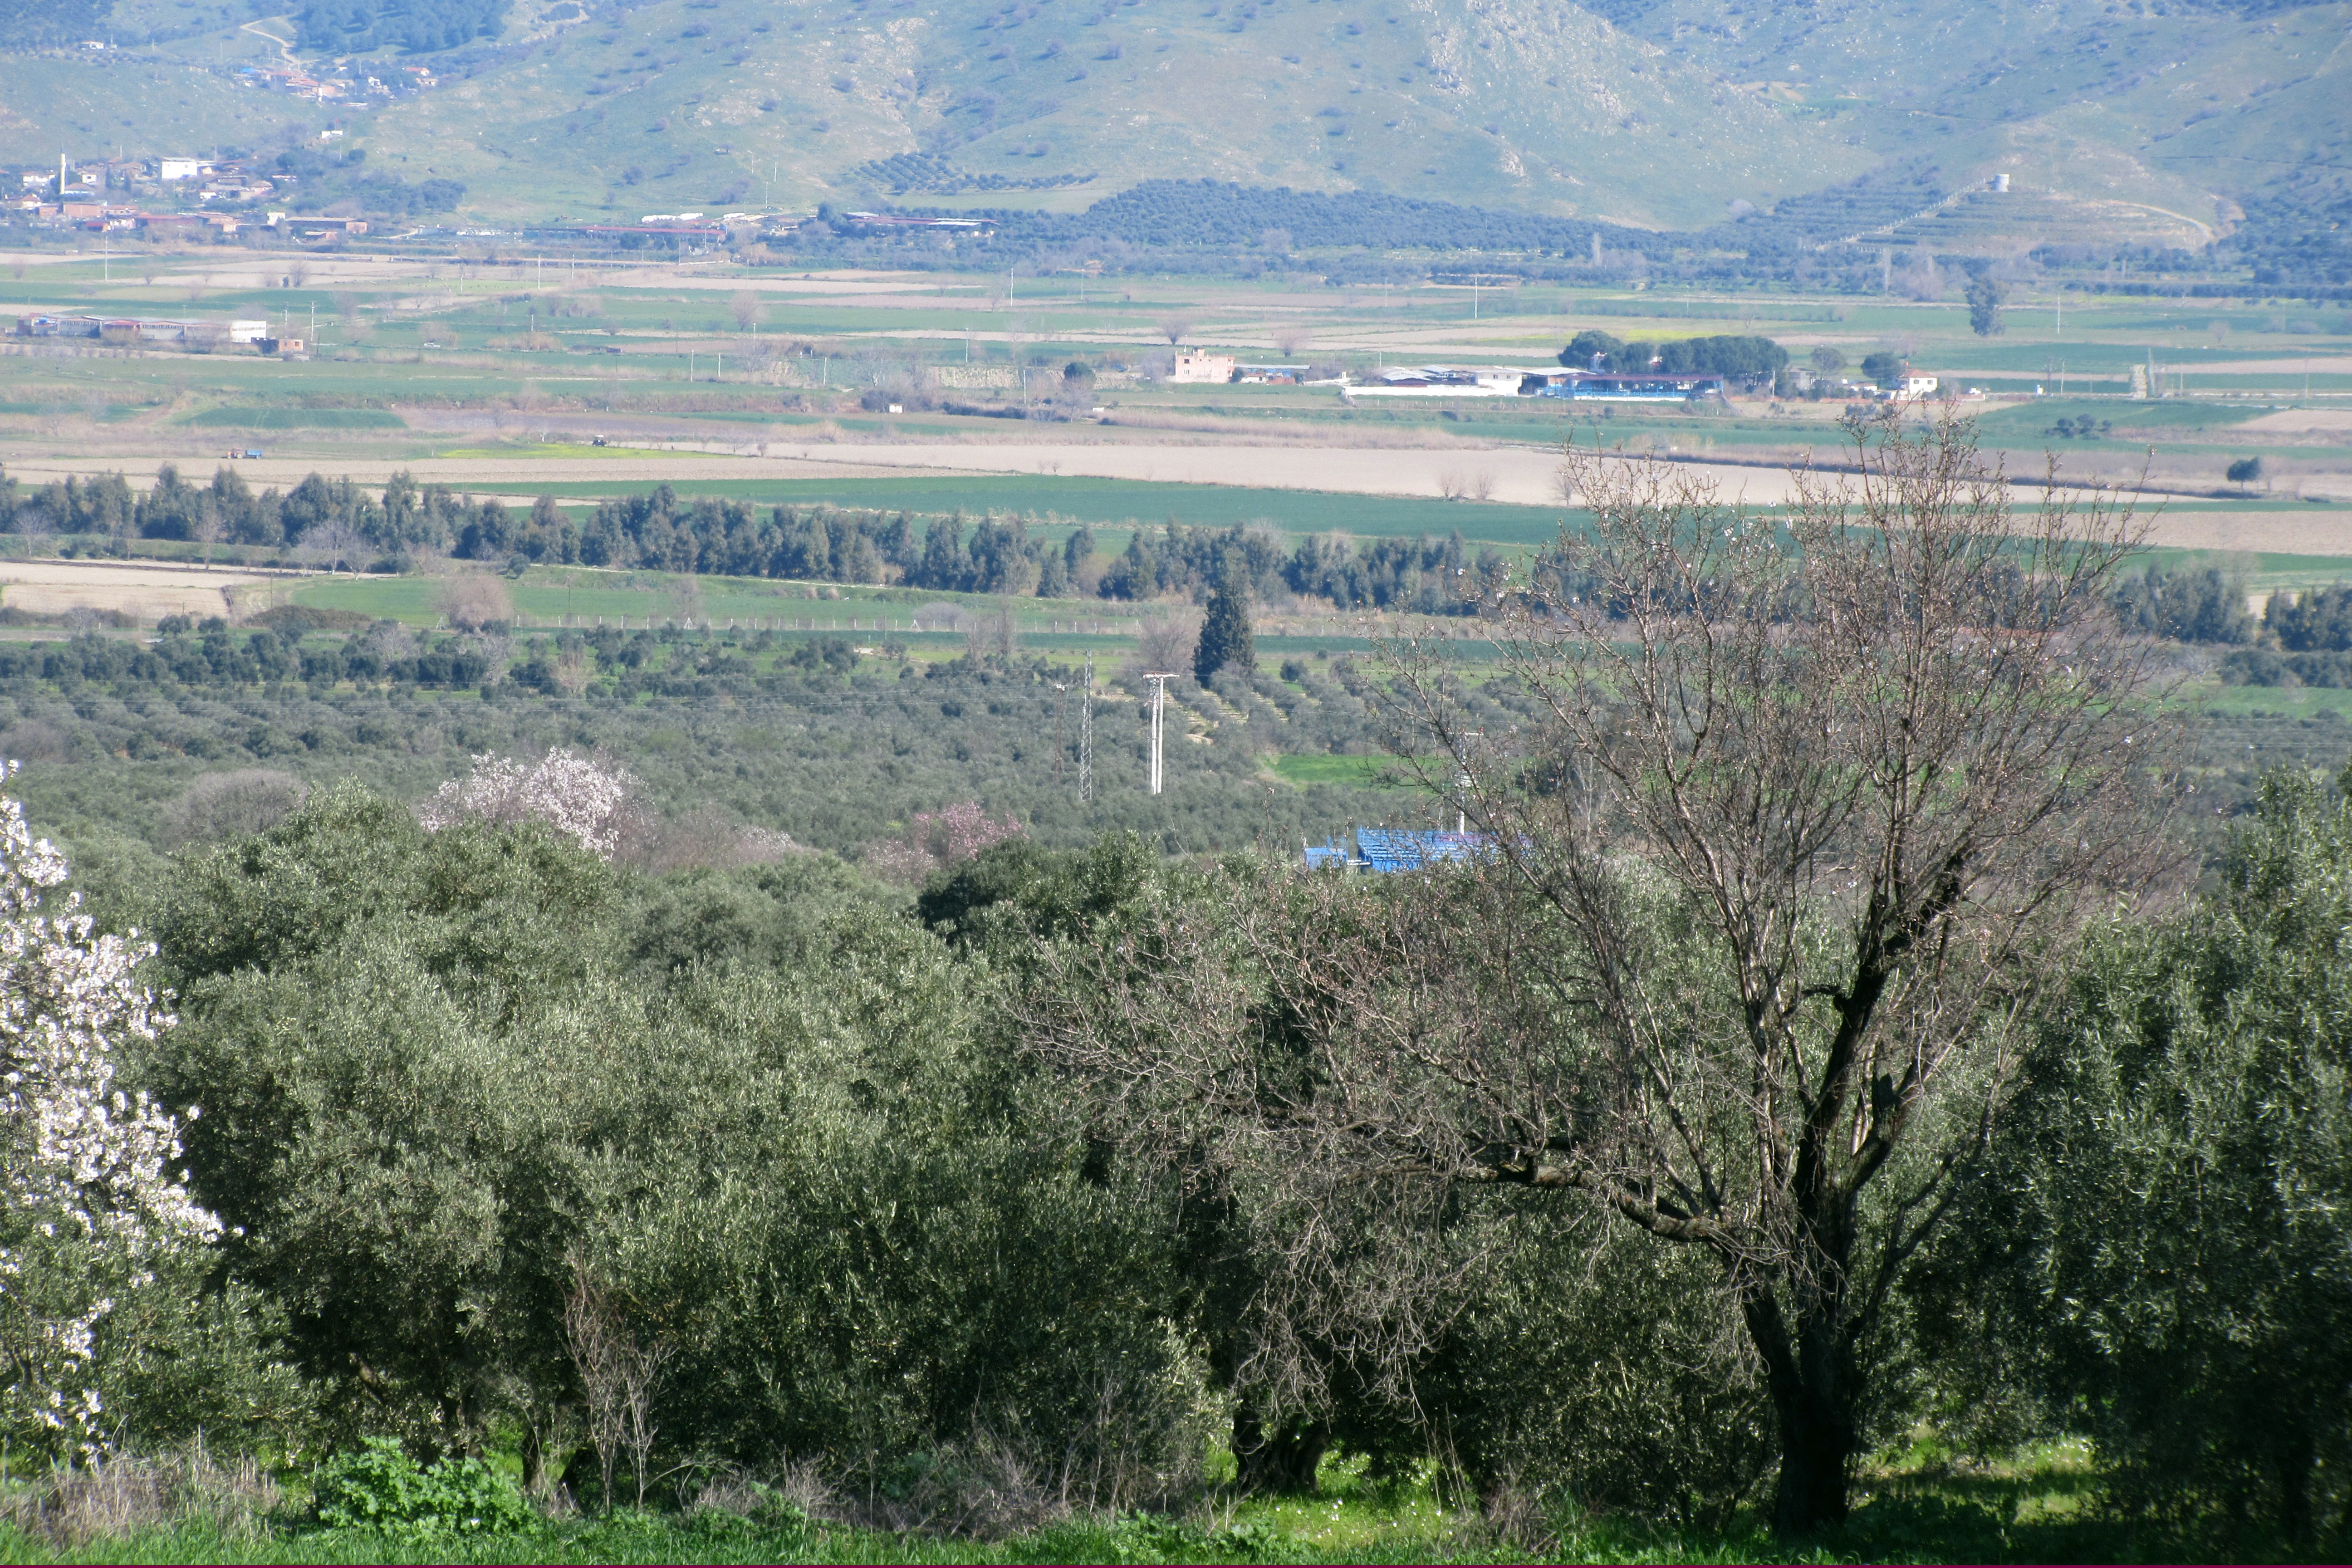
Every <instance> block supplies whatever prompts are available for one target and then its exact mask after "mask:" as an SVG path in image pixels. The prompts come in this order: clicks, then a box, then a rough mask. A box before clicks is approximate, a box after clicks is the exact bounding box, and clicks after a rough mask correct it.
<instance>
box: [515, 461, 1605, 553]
mask: <svg viewBox="0 0 2352 1568" xmlns="http://www.w3.org/2000/svg"><path fill="white" fill-rule="evenodd" d="M669 482H670V486H671V488H672V489H675V490H677V492H678V494H680V495H682V496H711V497H715V498H718V499H720V500H748V501H753V502H757V503H758V504H760V505H761V506H774V505H779V504H789V505H798V506H806V505H809V504H811V503H814V502H830V503H831V504H833V505H835V506H840V507H855V508H860V509H866V510H876V511H910V512H919V513H929V514H933V515H937V514H941V513H948V512H958V511H961V512H972V513H984V512H996V513H1004V514H1012V515H1017V516H1027V517H1035V518H1039V519H1042V520H1044V521H1045V522H1046V523H1048V524H1049V525H1050V524H1055V523H1064V522H1067V523H1080V522H1083V523H1087V524H1106V523H1108V524H1114V525H1121V524H1124V525H1132V524H1136V523H1141V524H1143V525H1144V526H1146V527H1155V526H1158V525H1159V524H1160V523H1163V522H1178V523H1182V524H1184V525H1185V526H1187V527H1192V528H1202V527H1205V528H1228V527H1232V526H1234V525H1235V524H1242V525H1245V526H1246V525H1254V524H1263V525H1265V526H1269V527H1272V528H1275V529H1276V530H1278V531H1282V532H1284V533H1329V532H1333V531H1338V532H1342V533H1348V534H1352V535H1355V536H1357V537H1360V538H1369V539H1377V538H1408V539H1409V538H1412V537H1413V536H1415V535H1417V534H1431V535H1434V536H1437V537H1443V536H1444V535H1446V534H1448V533H1453V532H1456V531H1459V532H1460V533H1461V535H1462V536H1463V537H1464V538H1465V539H1467V540H1470V541H1473V542H1478V543H1489V544H1508V545H1517V546H1540V545H1543V544H1547V543H1549V542H1551V540H1552V539H1554V538H1555V537H1557V535H1558V534H1559V526H1560V521H1561V520H1562V518H1563V517H1565V516H1567V515H1569V514H1568V513H1567V512H1566V511H1565V510H1564V509H1561V508H1558V507H1538V506H1507V505H1504V504H1502V503H1499V502H1494V501H1447V500H1413V499H1412V498H1410V497H1404V496H1366V495H1342V494H1335V493H1332V492H1328V491H1320V490H1272V489H1248V488H1245V487H1243V486H1238V485H1234V486H1226V485H1184V484H1165V483H1156V482H1153V481H1150V480H1143V479H1085V478H1078V477H1070V478H1032V477H1028V476H1006V477H1003V478H993V477H986V478H972V479H965V478H951V479H928V478H924V479H704V480H691V479H684V480H679V479H674V480H671V481H669ZM482 488H483V489H499V488H503V487H495V486H484V487H482ZM648 488H650V487H648V486H647V485H646V484H644V483H643V482H642V481H639V482H632V483H626V484H620V483H614V484H597V483H594V482H593V481H589V480H576V481H566V482H561V483H555V484H546V485H534V486H531V487H530V491H531V493H532V494H533V495H552V496H555V497H557V498H559V499H565V500H592V499H593V500H601V499H603V498H604V497H607V496H614V495H626V494H630V493H634V492H637V491H642V490H645V489H648Z"/></svg>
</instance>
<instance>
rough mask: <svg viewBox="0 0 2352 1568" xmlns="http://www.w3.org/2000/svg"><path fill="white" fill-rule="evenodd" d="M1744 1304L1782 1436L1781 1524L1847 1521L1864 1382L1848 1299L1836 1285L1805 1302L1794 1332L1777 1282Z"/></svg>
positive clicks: (1822, 1526) (1815, 1526) (1786, 1529)
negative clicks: (1858, 1394) (1859, 1389)
mask: <svg viewBox="0 0 2352 1568" xmlns="http://www.w3.org/2000/svg"><path fill="white" fill-rule="evenodd" d="M1742 1307H1743V1315H1744V1316H1745V1317H1746V1319H1747V1321H1748V1337H1749V1339H1750V1340H1751V1341H1752V1342H1754V1343H1755V1346H1756V1350H1757V1353H1758V1354H1759V1356H1760V1357H1761V1358H1762V1360H1763V1362H1764V1370H1765V1376H1766V1383H1767V1386H1768V1388H1769V1391H1770V1393H1771V1396H1772V1413H1773V1416H1774V1420H1775V1423H1776V1424H1777V1426H1779V1429H1780V1481H1779V1483H1778V1485H1777V1486H1776V1488H1775V1489H1774V1492H1773V1500H1772V1525H1773V1528H1774V1529H1775V1530H1777V1531H1780V1533H1781V1534H1783V1535H1792V1536H1804V1535H1811V1534H1815V1533H1817V1532H1819V1531H1823V1530H1827V1529H1830V1528H1832V1527H1834V1526H1836V1525H1839V1524H1842V1523H1843V1522H1844V1521H1845V1515H1846V1482H1847V1479H1848V1477H1847V1465H1848V1463H1849V1461H1850V1460H1851V1459H1852V1458H1853V1449H1854V1414H1853V1402H1854V1394H1855V1388H1856V1384H1855V1379H1854V1377H1853V1357H1852V1355H1851V1353H1850V1352H1848V1351H1847V1349H1846V1344H1847V1341H1846V1336H1845V1334H1844V1333H1843V1329H1844V1327H1845V1324H1844V1322H1843V1319H1844V1315H1845V1314H1844V1310H1843V1307H1844V1302H1843V1297H1842V1295H1840V1294H1838V1293H1835V1292H1832V1293H1830V1294H1829V1295H1828V1296H1827V1298H1826V1299H1823V1298H1822V1297H1820V1296H1816V1297H1814V1298H1813V1299H1812V1300H1808V1301H1806V1302H1804V1303H1803V1304H1802V1305H1801V1306H1800V1307H1799V1308H1798V1313H1797V1325H1796V1333H1795V1334H1794V1335H1793V1336H1792V1335H1791V1334H1790V1332H1789V1324H1788V1320H1787V1318H1786V1317H1785V1316H1784V1315H1783V1314H1782V1312H1781V1310H1780V1300H1779V1299H1778V1298H1777V1297H1775V1296H1774V1295H1773V1293H1772V1290H1771V1288H1770V1287H1769V1285H1765V1284H1761V1283H1759V1284H1756V1285H1754V1286H1752V1287H1750V1289H1748V1291H1747V1292H1746V1299H1745V1300H1744V1301H1743V1303H1742Z"/></svg>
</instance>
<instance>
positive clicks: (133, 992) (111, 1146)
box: [0, 763, 221, 1457]
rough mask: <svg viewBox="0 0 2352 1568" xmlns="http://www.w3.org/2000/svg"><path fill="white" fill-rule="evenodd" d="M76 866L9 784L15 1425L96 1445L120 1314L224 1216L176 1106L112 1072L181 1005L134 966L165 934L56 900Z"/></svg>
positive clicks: (7, 1260)
mask: <svg viewBox="0 0 2352 1568" xmlns="http://www.w3.org/2000/svg"><path fill="white" fill-rule="evenodd" d="M15 771H16V763H5V764H0V779H5V777H6V776H7V775H8V774H10V773H14V772H15ZM66 876H67V866H66V860H65V857H64V856H62V855H60V854H59V853H58V850H57V848H56V847H54V846H52V845H51V844H50V843H49V842H48V841H47V839H38V840H37V839H35V838H34V837H33V836H32V833H31V831H30V830H29V829H27V828H26V826H25V814H24V807H23V805H21V804H20V803H19V802H17V801H15V800H10V799H6V798H0V1434H6V1435H7V1436H10V1437H11V1438H12V1439H13V1440H16V1441H18V1442H24V1443H27V1444H30V1445H32V1446H34V1447H46V1448H49V1449H51V1450H52V1451H58V1450H63V1451H68V1452H70V1453H72V1454H74V1455H75V1456H77V1457H87V1456H89V1455H90V1454H93V1453H96V1452H99V1451H100V1449H102V1448H103V1447H104V1446H105V1433H104V1428H103V1425H102V1423H103V1418H104V1415H105V1401H104V1398H103V1396H102V1394H101V1392H100V1385H101V1384H102V1383H103V1379H102V1377H100V1374H99V1372H98V1369H97V1363H98V1359H99V1357H98V1346H99V1342H100V1337H101V1326H102V1324H103V1322H104V1321H105V1319H106V1318H107V1316H108V1315H109V1314H110V1313H111V1312H113V1311H114V1310H116V1306H117V1302H118V1300H119V1299H120V1298H121V1297H122V1296H123V1295H125V1294H126V1293H128V1292H131V1291H136V1290H140V1289H146V1288H148V1287H150V1286H152V1284H153V1283H154V1270H155V1266H156V1264H157V1263H158V1262H159V1261H160V1260H161V1259H162V1258H163V1255H164V1254H165V1253H166V1252H167V1251H169V1250H170V1249H173V1248H179V1247H201V1246H203V1245H205V1243H208V1242H210V1241H212V1240H214V1239H215V1237H218V1236H219V1234H220V1229H221V1226H220V1221H219V1220H218V1219H217V1218H215V1216H214V1215H212V1214H210V1213H209V1212H207V1211H206V1210H205V1209H204V1208H202V1207H201V1206H199V1205H197V1204H196V1203H195V1202H194V1200H193V1199H192V1198H191V1197H190V1196H189V1194H188V1190H187V1187H186V1185H185V1182H186V1179H187V1173H186V1172H185V1171H184V1170H175V1166H176V1165H177V1163H178V1161H179V1158H180V1139H179V1128H178V1123H177V1121H175V1120H174V1119H173V1116H172V1115H171V1113H170V1112H168V1111H166V1110H163V1108H162V1107H161V1106H158V1105H155V1104H153V1103H152V1102H151V1101H150V1100H148V1099H147V1097H146V1096H145V1095H144V1094H131V1093H126V1092H125V1091H123V1090H122V1089H118V1088H116V1087H114V1077H115V1051H116V1048H117V1047H119V1046H120V1045H121V1044H122V1043H123V1042H125V1041H127V1040H131V1039H148V1040H152V1039H153V1038H155V1037H156V1036H157V1035H158V1034H160V1033H161V1032H162V1031H163V1030H165V1029H168V1028H170V1027H172V1026H173V1025H174V1024H175V1023H177V1022H178V1020H177V1019H176V1018H174V1017H173V1016H172V1015H171V1014H170V1013H168V1012H165V1011H163V1009H162V1007H161V1005H159V1002H158V999H157V998H156V996H155V995H154V994H152V992H150V991H149V990H147V989H146V988H145V987H144V986H142V985H140V984H138V983H137V982H136V981H135V980H134V979H133V978H132V975H133V972H134V971H135V970H136V969H137V968H138V966H139V964H140V963H142V961H143V960H145V959H146V958H147V957H148V956H149V955H151V954H152V952H154V951H155V950H154V948H153V947H152V945H143V944H135V942H126V941H125V940H124V939H122V938H121V937H119V936H114V935H110V934H100V932H99V931H97V930H96V929H95V926H94V924H93V922H92V921H91V920H90V918H89V916H88V915H85V914H82V913H80V912H79V903H80V897H79V894H77V895H74V896H73V897H71V898H69V899H68V900H67V901H66V912H65V913H64V914H62V915H58V916H50V915H45V914H43V913H41V912H40V909H41V894H42V892H43V890H44V889H50V888H55V887H56V886H58V884H59V883H60V882H63V881H64V880H65V879H66ZM136 935H137V933H136V932H133V933H132V936H133V938H134V939H135V937H136ZM188 1114H189V1115H190V1116H191V1117H194V1115H196V1114H197V1113H196V1112H195V1111H194V1110H190V1111H189V1112H188Z"/></svg>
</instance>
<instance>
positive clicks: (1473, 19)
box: [373, 0, 1870, 227]
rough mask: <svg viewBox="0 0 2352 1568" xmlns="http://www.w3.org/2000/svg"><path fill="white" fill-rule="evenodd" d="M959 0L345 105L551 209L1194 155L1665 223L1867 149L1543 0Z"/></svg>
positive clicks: (708, 11) (1835, 171)
mask: <svg viewBox="0 0 2352 1568" xmlns="http://www.w3.org/2000/svg"><path fill="white" fill-rule="evenodd" d="M987 5H988V0H966V3H965V4H962V5H938V6H936V7H935V8H932V9H929V10H918V9H917V8H916V7H915V6H914V5H898V6H892V7H885V6H881V5H870V6H864V7H860V6H856V5H852V6H850V7H847V8H835V7H822V6H820V7H811V6H797V7H789V8H782V9H780V8H775V7H770V6H759V5H751V4H749V3H747V0H716V3H713V0H664V3H662V4H657V5H647V6H645V7H643V8H641V9H639V10H635V11H633V12H631V13H629V14H628V16H626V17H625V19H624V20H623V21H622V22H619V23H617V24H613V25H610V26H605V27H603V28H599V27H597V26H594V25H593V24H592V25H591V26H584V27H580V28H574V29H571V30H568V31H567V32H565V33H564V34H563V35H562V37H559V38H556V39H553V40H551V41H549V42H548V43H546V44H544V45H542V46H541V47H538V48H537V49H535V50H533V51H532V52H531V58H529V59H528V60H518V61H516V62H515V63H514V64H512V65H510V66H509V67H507V68H504V69H502V70H500V71H499V72H497V73H496V74H495V75H494V76H490V77H485V78H480V79H476V80H475V81H472V82H467V83H464V84H461V85H460V86H458V87H457V88H455V89H450V90H446V91H445V92H443V93H440V94H437V95H434V96H432V97H429V98H427V99H425V100H422V101H419V102H416V103H414V104H406V105H403V106H401V107H400V108H397V109H394V110H389V111H386V112H385V113H384V114H383V116H382V117H381V119H380V121H379V122H378V124H377V126H376V127H375V129H374V132H373V135H374V137H375V139H376V142H377V143H378V144H379V145H382V146H383V147H386V148H396V149H398V150H399V152H400V153H404V154H405V155H406V156H407V157H408V158H409V159H410V161H411V162H415V161H416V160H418V159H419V158H422V159H424V161H425V162H426V163H429V164H430V165H431V166H432V167H433V168H434V169H436V172H439V173H443V174H449V173H452V172H455V173H456V174H457V177H458V178H462V179H465V180H466V181H467V184H468V186H469V188H470V189H472V190H473V191H474V192H475V193H476V196H477V199H480V200H483V201H485V202H499V201H502V205H504V207H505V208H506V210H509V211H512V210H516V209H517V208H520V207H528V208H530V209H532V210H538V211H542V212H544V211H548V210H549V209H551V208H561V209H562V210H565V211H569V212H572V213H575V214H576V213H581V212H583V211H585V212H605V213H613V212H625V211H627V210H628V209H630V208H633V207H662V206H688V207H693V206H705V207H707V206H709V205H713V204H717V203H721V202H733V203H741V202H745V201H760V200H763V199H764V200H771V201H773V202H777V203H798V204H803V205H805V204H811V203H814V202H815V201H819V200H826V199H831V200H836V201H838V200H842V199H844V198H850V199H864V198H870V197H877V196H882V195H887V194H889V192H890V190H891V189H892V187H893V182H892V180H891V179H890V178H889V177H888V176H887V174H876V173H874V172H873V165H875V164H877V163H880V162H882V161H885V160H888V159H890V158H892V157H894V156H899V155H903V154H908V153H923V154H928V155H929V159H930V160H931V162H932V166H933V167H936V168H938V169H940V174H939V177H938V178H936V179H935V180H933V181H932V182H931V184H933V186H934V187H935V188H937V187H942V186H943V187H945V188H946V189H947V190H948V191H949V192H952V191H953V190H954V188H955V187H956V186H957V185H958V184H969V183H971V182H973V181H974V179H975V178H976V177H985V176H994V177H995V178H994V180H991V181H986V182H985V183H987V184H1002V183H1003V182H1005V181H1012V182H1014V183H1016V184H1029V185H1030V186H1032V187H1033V188H1034V187H1044V188H1049V189H1050V188H1057V187H1058V188H1072V187H1073V186H1074V185H1075V184H1076V182H1080V181H1083V182H1084V188H1085V190H1086V192H1087V195H1088V196H1089V197H1091V196H1092V195H1100V194H1108V192H1109V191H1112V190H1116V189H1118V188H1120V187H1122V186H1124V185H1127V184H1132V183H1134V182H1136V181H1138V180H1141V179H1147V178H1152V177H1155V176H1175V177H1184V178H1202V177H1206V178H1214V179H1223V180H1234V181H1239V182H1242V183H1244V184H1289V185H1294V186H1297V187H1301V188H1307V189H1325V190H1349V189H1357V188H1369V189H1379V190H1388V191H1395V192H1399V193H1402V194H1407V195H1432V196H1444V197H1446V198H1448V199H1452V200H1456V201H1464V202H1467V203H1470V204H1472V205H1498V206H1513V207H1523V208H1529V209H1533V210H1537V211H1542V212H1549V213H1554V214H1558V215H1560V216H1595V217H1607V218H1612V219H1615V220H1618V221H1622V222H1629V223H1635V224H1641V225H1647V226H1671V227H1685V226H1699V225H1703V224H1705V223H1707V222H1710V221H1712V220H1714V219H1715V218H1717V217H1719V216H1721V215H1722V212H1723V210H1724V208H1725V206H1726V205H1727V204H1728V203H1729V202H1731V201H1733V200H1738V199H1747V200H1750V201H1762V200H1769V199H1771V198H1772V197H1774V196H1776V195H1780V194H1783V193H1784V192H1786V191H1788V190H1790V189H1795V188H1803V186H1804V185H1805V184H1811V183H1815V182H1818V180H1819V179H1820V178H1821V177H1822V175H1824V174H1826V175H1829V176H1831V177H1837V176H1840V175H1843V174H1853V173H1858V172H1859V171H1860V170H1862V169H1863V168H1864V167H1866V166H1867V165H1868V163H1869V162H1870V160H1869V158H1868V156H1867V154H1866V153H1863V152H1861V151H1860V150H1859V149H1854V148H1851V147H1848V146H1846V145H1844V144H1843V143H1842V142H1835V141H1833V140H1832V139H1831V138H1829V137H1827V136H1824V135H1822V134H1821V133H1820V132H1818V131H1817V130H1815V129H1814V128H1812V127H1811V126H1808V125H1806V124H1805V123H1803V122H1802V121H1801V120H1799V119H1797V118H1795V117H1792V116H1790V115H1788V114H1786V113H1784V112H1782V111H1781V110H1779V109H1778V108H1777V107H1775V106H1773V105H1770V104H1768V103H1764V102H1761V101H1759V100H1754V99H1751V98H1744V97H1742V96H1740V95H1738V94H1734V93H1730V92H1727V91H1726V90H1725V89H1723V88H1722V87H1721V86H1720V85H1719V84H1717V83H1715V82H1713V81H1711V80H1710V79H1708V78H1707V77H1706V75H1704V74H1703V73H1700V72H1697V71H1694V70H1691V69H1689V68H1685V67H1682V66H1678V65H1675V64H1674V63H1673V62H1671V61H1668V60H1666V59H1665V58H1664V57H1663V56H1662V55H1661V54H1660V53H1659V52H1658V51H1657V50H1656V49H1655V47H1654V46H1648V45H1645V44H1643V43H1642V42H1641V41H1640V40H1638V39H1633V38H1629V37H1625V36H1624V35H1622V34H1620V33H1618V32H1617V31H1616V30H1615V29H1613V28H1612V27H1610V26H1608V25H1607V24H1606V23H1604V22H1602V21H1601V20H1599V19H1598V18H1595V17H1592V16H1589V15H1588V14H1586V13H1583V12H1580V11H1577V10H1574V9H1572V8H1565V7H1558V6H1549V7H1547V6H1539V5H1528V4H1524V3H1507V4H1505V3H1496V4H1469V3H1465V0H1397V3H1396V4H1393V5H1386V4H1367V3H1365V0H1333V3H1329V4H1324V3H1318V0H1242V3H1241V4H1240V5H1220V4H1216V3H1214V0H1212V3H1210V4H1208V5H1205V6H1203V5H1194V4H1190V3H1180V0H1141V3H1139V4H1131V5H1108V4H1099V3H1095V4H1090V5H1087V6H1086V8H1080V7H1079V6H1078V5H1075V4H1073V3H1072V0H1045V3H1042V4H1020V5H1007V6H1005V7H1003V9H996V10H992V9H989V8H987ZM762 24H766V30H765V31H761V30H760V29H761V25H762ZM722 149H723V150H722ZM633 171H634V173H633ZM1799 171H1801V172H1802V173H1801V175H1798V174H1796V172H1799ZM1088 176H1091V178H1088ZM739 182H740V183H739ZM499 185H504V186H505V187H506V192H505V195H504V196H503V198H499V197H494V196H492V195H491V194H490V193H491V191H492V189H493V187H494V186H499ZM730 191H732V192H733V193H734V194H733V195H727V193H728V192H730ZM991 199H992V200H993V199H998V198H996V197H994V196H992V198H991Z"/></svg>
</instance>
